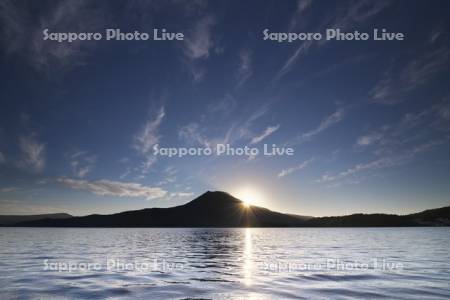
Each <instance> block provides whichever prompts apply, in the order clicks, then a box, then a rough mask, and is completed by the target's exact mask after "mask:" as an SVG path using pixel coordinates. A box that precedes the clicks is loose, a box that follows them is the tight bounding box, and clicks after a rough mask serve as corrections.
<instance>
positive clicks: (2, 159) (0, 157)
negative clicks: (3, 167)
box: [0, 152, 6, 164]
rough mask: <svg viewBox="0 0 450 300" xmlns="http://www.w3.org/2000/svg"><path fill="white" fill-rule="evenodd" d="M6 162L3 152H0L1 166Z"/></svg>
mask: <svg viewBox="0 0 450 300" xmlns="http://www.w3.org/2000/svg"><path fill="white" fill-rule="evenodd" d="M5 162H6V158H5V155H4V154H3V153H2V152H0V164H4V163H5Z"/></svg>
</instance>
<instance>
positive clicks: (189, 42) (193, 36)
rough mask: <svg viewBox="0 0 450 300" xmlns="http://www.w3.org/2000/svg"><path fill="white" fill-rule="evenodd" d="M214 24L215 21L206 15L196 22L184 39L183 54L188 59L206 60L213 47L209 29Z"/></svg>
mask: <svg viewBox="0 0 450 300" xmlns="http://www.w3.org/2000/svg"><path fill="white" fill-rule="evenodd" d="M215 23H216V21H215V19H214V18H213V17H212V16H210V15H207V16H205V17H203V18H202V19H201V20H199V21H198V22H197V24H196V25H195V26H194V28H193V30H192V31H191V32H190V33H189V35H188V36H187V37H186V38H185V43H184V45H185V48H184V50H185V54H186V56H187V57H188V58H189V59H192V60H194V59H200V58H208V57H209V53H210V50H211V48H212V47H213V46H214V42H213V39H212V34H211V29H212V27H213V26H214V24H215Z"/></svg>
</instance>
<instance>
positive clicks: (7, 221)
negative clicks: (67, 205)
mask: <svg viewBox="0 0 450 300" xmlns="http://www.w3.org/2000/svg"><path fill="white" fill-rule="evenodd" d="M67 218H72V216H71V215H69V214H66V213H56V214H42V215H0V226H1V225H12V224H16V223H19V222H26V221H36V220H42V219H67Z"/></svg>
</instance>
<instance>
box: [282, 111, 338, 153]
mask: <svg viewBox="0 0 450 300" xmlns="http://www.w3.org/2000/svg"><path fill="white" fill-rule="evenodd" d="M344 117H345V110H344V109H343V108H340V109H338V110H336V111H335V112H334V113H332V114H331V115H329V116H327V117H326V118H325V119H323V120H322V121H321V122H320V124H319V126H317V127H316V128H315V129H313V130H310V131H308V132H305V133H303V134H301V135H300V136H297V137H295V138H294V139H292V140H291V141H289V142H288V143H287V144H288V145H291V146H293V145H298V144H302V143H304V142H306V141H309V140H311V139H312V138H313V137H314V136H316V135H318V134H319V133H321V132H322V131H325V130H327V129H328V128H330V127H332V126H333V125H335V124H337V123H339V122H341V121H342V120H343V119H344Z"/></svg>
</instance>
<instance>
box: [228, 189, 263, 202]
mask: <svg viewBox="0 0 450 300" xmlns="http://www.w3.org/2000/svg"><path fill="white" fill-rule="evenodd" d="M234 196H235V197H236V198H238V199H240V200H242V201H243V204H244V206H245V207H249V206H250V205H260V203H261V200H262V195H261V194H260V193H259V192H258V191H257V190H256V189H254V188H249V187H246V188H242V189H240V190H238V191H237V192H236V193H234Z"/></svg>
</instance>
